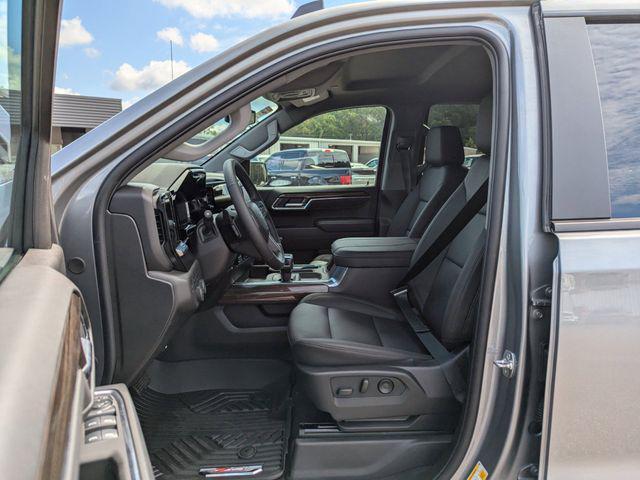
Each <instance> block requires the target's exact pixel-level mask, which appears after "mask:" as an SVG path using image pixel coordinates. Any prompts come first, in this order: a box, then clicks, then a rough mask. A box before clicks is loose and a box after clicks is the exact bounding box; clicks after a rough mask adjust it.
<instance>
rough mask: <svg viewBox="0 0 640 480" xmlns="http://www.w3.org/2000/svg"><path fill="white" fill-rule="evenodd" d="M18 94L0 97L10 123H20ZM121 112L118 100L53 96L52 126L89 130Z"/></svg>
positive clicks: (59, 94) (13, 91) (58, 94)
mask: <svg viewBox="0 0 640 480" xmlns="http://www.w3.org/2000/svg"><path fill="white" fill-rule="evenodd" d="M20 98H21V96H20V92H17V91H15V90H11V91H10V92H9V96H6V97H0V106H2V107H3V108H4V109H5V110H6V111H7V112H8V113H9V116H10V117H11V123H12V124H17V123H20ZM121 111H122V100H120V99H119V98H104V97H87V96H84V95H66V94H61V93H55V94H54V95H53V116H52V126H54V127H75V128H85V129H91V128H95V127H97V126H98V125H100V124H101V123H102V122H104V121H106V120H108V119H110V118H111V117H113V116H114V115H116V114H117V113H120V112H121Z"/></svg>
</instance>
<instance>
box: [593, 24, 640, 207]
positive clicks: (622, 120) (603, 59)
mask: <svg viewBox="0 0 640 480" xmlns="http://www.w3.org/2000/svg"><path fill="white" fill-rule="evenodd" d="M588 32H589V40H590V42H591V49H592V52H593V61H594V63H595V66H596V77H597V79H598V88H599V92H600V105H601V108H602V120H603V122H604V134H605V143H606V147H607V162H608V165H609V188H610V194H611V216H612V217H617V218H629V217H640V24H637V23H635V24H634V23H626V24H593V25H588Z"/></svg>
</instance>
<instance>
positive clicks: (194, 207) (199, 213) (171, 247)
mask: <svg viewBox="0 0 640 480" xmlns="http://www.w3.org/2000/svg"><path fill="white" fill-rule="evenodd" d="M207 210H209V211H211V212H214V211H215V210H216V208H215V200H214V193H213V188H212V187H207V184H206V174H205V172H204V171H198V170H192V169H189V170H185V171H184V172H183V173H182V174H181V175H180V177H178V178H177V179H176V181H175V182H174V183H173V184H172V185H171V186H170V188H168V189H164V188H158V191H157V195H156V200H155V212H154V215H155V219H156V227H157V230H158V241H159V242H160V244H161V245H162V247H163V249H164V251H165V253H166V254H167V257H168V258H169V259H170V260H171V262H172V263H173V266H174V267H175V268H176V269H177V270H182V271H186V270H188V269H189V268H190V267H191V265H192V264H193V261H194V260H195V257H194V254H193V251H194V249H195V247H194V245H193V243H194V242H195V236H196V235H197V227H198V223H199V222H200V221H201V220H202V219H203V218H204V212H205V211H207Z"/></svg>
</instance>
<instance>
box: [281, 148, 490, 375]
mask: <svg viewBox="0 0 640 480" xmlns="http://www.w3.org/2000/svg"><path fill="white" fill-rule="evenodd" d="M488 174H489V160H488V158H486V157H481V158H478V159H476V160H475V161H474V163H473V165H472V167H471V169H470V170H469V173H468V175H467V177H466V178H465V180H464V182H463V184H462V185H460V187H458V189H456V191H455V192H454V193H453V195H452V196H451V198H450V199H449V201H448V202H447V203H446V204H445V206H444V207H443V208H442V210H441V211H440V212H439V213H438V215H437V216H436V217H435V218H434V219H433V222H432V224H431V225H430V226H429V228H428V229H427V231H426V232H425V234H424V235H423V237H422V238H421V240H420V242H419V243H418V247H417V248H416V250H415V252H414V254H413V257H412V261H411V264H413V263H414V262H415V261H416V260H417V259H418V258H420V256H421V255H422V252H424V250H425V249H426V247H427V246H428V245H429V244H430V243H431V240H432V238H434V237H436V236H437V235H438V234H439V233H440V231H441V230H442V228H444V227H445V226H446V225H448V223H449V221H450V220H451V219H452V218H453V215H454V213H455V212H456V211H457V209H456V207H457V206H458V205H460V204H464V203H465V202H466V201H467V200H468V199H469V198H470V197H471V196H472V195H473V194H474V193H475V192H476V190H477V189H478V188H479V187H480V186H481V185H482V183H483V182H484V181H485V180H486V178H487V177H488ZM484 228H485V213H484V210H482V211H481V212H480V213H478V214H477V215H476V216H475V217H474V218H473V219H472V220H471V221H470V222H469V223H468V224H467V226H466V227H465V228H464V229H463V230H462V231H461V232H460V233H459V234H458V235H457V236H456V238H455V239H454V240H453V241H452V242H451V244H450V245H449V246H448V247H447V248H446V249H445V250H444V251H443V252H442V253H441V254H440V256H439V257H438V258H437V259H436V261H434V262H433V263H432V264H431V265H429V266H428V267H427V268H426V269H425V270H424V271H423V272H422V273H420V274H419V275H418V276H417V277H416V278H415V279H413V280H412V281H411V282H410V283H409V297H410V300H411V302H412V304H413V307H414V308H415V309H416V310H417V311H418V312H419V313H420V314H421V316H422V318H423V319H424V321H425V323H426V325H427V326H428V327H429V328H430V329H431V330H432V331H433V332H434V333H435V335H436V336H437V337H438V338H439V340H440V341H441V342H442V343H443V344H444V345H445V346H447V347H449V348H454V347H456V346H458V345H461V344H464V343H465V342H468V341H469V340H470V337H471V333H472V328H473V324H472V315H471V313H470V310H471V307H472V304H473V301H474V298H475V294H476V292H477V290H478V286H479V284H480V266H481V264H482V254H483V252H484ZM289 340H290V342H291V347H292V350H293V354H294V358H295V360H296V361H297V362H299V363H302V364H305V365H363V364H376V363H385V362H387V363H388V362H395V361H404V360H413V359H416V358H419V357H424V358H428V352H426V351H425V350H424V348H423V347H422V345H421V343H420V342H419V340H418V338H417V337H416V336H415V334H414V333H413V331H412V329H411V327H410V326H409V324H408V323H407V322H406V321H405V320H404V318H403V316H402V315H401V313H400V312H399V311H397V310H392V309H389V308H387V307H383V306H381V305H377V304H374V303H370V302H366V301H363V300H360V299H357V298H353V297H349V296H346V295H341V294H337V293H326V294H320V295H317V294H316V295H309V296H308V297H305V298H304V299H303V300H302V302H301V303H300V304H299V305H298V306H296V308H295V309H294V310H293V312H292V313H291V317H290V320H289Z"/></svg>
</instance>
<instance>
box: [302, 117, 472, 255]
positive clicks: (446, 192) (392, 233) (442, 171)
mask: <svg viewBox="0 0 640 480" xmlns="http://www.w3.org/2000/svg"><path fill="white" fill-rule="evenodd" d="M426 146H427V150H426V154H425V158H426V163H427V168H426V169H425V170H424V172H423V173H422V175H421V177H420V179H419V180H418V183H417V184H416V186H415V187H414V188H413V189H412V190H411V191H410V192H409V194H408V195H407V196H406V197H405V199H404V200H403V202H402V204H401V205H400V208H399V209H398V210H397V211H396V214H395V215H394V216H393V218H392V219H391V224H390V226H389V230H388V231H387V233H386V235H385V236H387V237H410V238H420V237H421V236H422V234H423V233H424V231H425V230H426V228H427V226H428V225H429V223H430V222H431V220H433V217H434V216H435V214H436V213H437V212H438V210H440V208H441V207H442V205H444V202H446V201H447V198H449V196H450V195H451V194H452V193H453V191H454V190H455V189H456V188H458V185H460V182H462V180H463V179H464V177H465V175H466V174H467V169H466V168H464V167H463V166H462V162H464V147H463V144H462V136H461V135H460V129H459V128H458V127H453V126H441V127H433V128H431V130H429V132H428V133H427V138H426ZM312 263H313V264H316V265H319V264H326V265H327V266H331V264H332V263H333V256H332V255H331V254H330V253H329V254H324V255H318V256H317V257H316V258H315V259H314V260H313V262H312Z"/></svg>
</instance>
